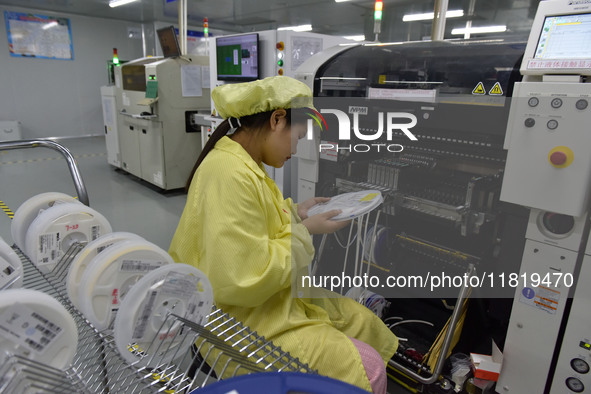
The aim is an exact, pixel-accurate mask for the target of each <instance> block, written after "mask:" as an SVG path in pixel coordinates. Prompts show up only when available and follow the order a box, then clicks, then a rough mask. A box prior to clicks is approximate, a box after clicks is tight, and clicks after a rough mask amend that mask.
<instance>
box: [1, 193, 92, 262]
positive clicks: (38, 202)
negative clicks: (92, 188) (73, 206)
mask: <svg viewBox="0 0 591 394" xmlns="http://www.w3.org/2000/svg"><path fill="white" fill-rule="evenodd" d="M62 202H71V203H77V204H82V203H81V202H80V201H78V200H76V199H75V198H74V197H71V196H68V195H67V194H64V193H59V192H48V193H41V194H37V195H36V196H33V197H31V198H29V199H28V200H27V201H25V202H24V203H22V204H21V206H20V207H18V209H17V210H16V212H15V213H14V217H13V218H12V223H11V224H10V232H11V234H12V240H13V241H14V243H15V244H16V246H18V247H19V248H20V250H22V251H23V253H24V252H25V240H26V237H27V230H28V229H29V226H30V225H31V223H33V220H35V218H36V217H37V216H38V215H39V213H40V212H39V211H42V210H45V209H48V208H51V207H53V206H54V205H55V204H59V203H62Z"/></svg>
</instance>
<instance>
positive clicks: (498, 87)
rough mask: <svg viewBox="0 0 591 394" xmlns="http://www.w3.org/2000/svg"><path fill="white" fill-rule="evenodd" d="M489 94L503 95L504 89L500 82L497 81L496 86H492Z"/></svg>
mask: <svg viewBox="0 0 591 394" xmlns="http://www.w3.org/2000/svg"><path fill="white" fill-rule="evenodd" d="M488 94H490V95H492V96H502V95H503V89H502V88H501V84H500V83H498V82H497V83H495V84H494V86H493V87H492V89H491V90H490V92H488Z"/></svg>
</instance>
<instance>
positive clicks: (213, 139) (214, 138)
mask: <svg viewBox="0 0 591 394" xmlns="http://www.w3.org/2000/svg"><path fill="white" fill-rule="evenodd" d="M231 129H232V127H231V126H230V122H228V119H225V120H224V121H223V122H222V123H220V124H219V125H218V127H216V129H215V130H214V132H213V133H212V134H211V136H210V137H209V140H208V141H207V143H206V144H205V146H204V147H203V149H202V150H201V154H200V155H199V157H198V158H197V162H196V163H195V166H194V167H193V170H192V171H191V175H189V179H187V183H186V185H185V191H186V192H188V191H189V186H191V181H192V180H193V176H195V171H197V167H199V165H200V164H201V162H202V161H203V159H205V156H207V154H208V153H209V151H210V150H212V149H213V147H214V146H215V144H216V143H217V142H218V141H219V140H221V139H222V137H223V136H225V135H226V134H228V131H230V130H231Z"/></svg>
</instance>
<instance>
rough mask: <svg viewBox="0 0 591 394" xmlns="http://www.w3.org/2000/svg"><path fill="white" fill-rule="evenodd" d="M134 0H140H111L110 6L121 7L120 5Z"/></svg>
mask: <svg viewBox="0 0 591 394" xmlns="http://www.w3.org/2000/svg"><path fill="white" fill-rule="evenodd" d="M134 1H138V0H111V1H109V7H111V8H114V7H119V6H120V5H125V4H129V3H133V2H134Z"/></svg>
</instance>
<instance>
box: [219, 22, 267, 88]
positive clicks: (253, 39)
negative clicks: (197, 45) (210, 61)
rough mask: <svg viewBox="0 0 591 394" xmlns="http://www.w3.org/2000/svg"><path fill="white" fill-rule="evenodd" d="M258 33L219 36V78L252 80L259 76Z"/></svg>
mask: <svg viewBox="0 0 591 394" xmlns="http://www.w3.org/2000/svg"><path fill="white" fill-rule="evenodd" d="M258 48H259V40H258V34H257V33H254V34H244V35H239V36H229V37H218V38H217V39H216V62H217V74H218V80H230V81H232V80H233V81H250V80H255V79H258V78H259V64H258V63H259V62H258V59H259V54H258V51H259V50H258Z"/></svg>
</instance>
